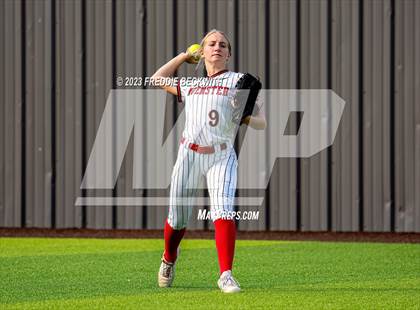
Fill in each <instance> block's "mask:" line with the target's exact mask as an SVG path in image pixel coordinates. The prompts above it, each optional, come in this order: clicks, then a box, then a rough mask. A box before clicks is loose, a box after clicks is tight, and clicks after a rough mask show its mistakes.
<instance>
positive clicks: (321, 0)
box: [0, 0, 420, 232]
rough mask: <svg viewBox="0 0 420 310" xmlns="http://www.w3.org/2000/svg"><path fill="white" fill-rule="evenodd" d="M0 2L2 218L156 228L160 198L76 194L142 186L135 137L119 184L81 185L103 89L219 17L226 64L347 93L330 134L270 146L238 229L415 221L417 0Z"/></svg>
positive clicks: (419, 125)
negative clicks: (254, 217)
mask: <svg viewBox="0 0 420 310" xmlns="http://www.w3.org/2000/svg"><path fill="white" fill-rule="evenodd" d="M0 16H1V19H0V20H1V25H2V27H0V44H1V48H0V72H1V74H0V96H1V99H0V100H1V104H0V120H1V126H0V226H1V227H57V228H61V227H89V228H127V229H128V228H162V227H163V222H164V218H165V215H166V212H167V211H166V208H164V207H146V206H140V207H116V206H113V207H84V208H81V207H75V206H74V203H75V199H76V197H78V196H80V195H94V194H98V195H101V196H133V195H147V194H148V193H147V192H145V191H144V190H133V189H132V167H133V165H132V160H133V152H132V150H133V143H132V141H131V142H130V144H129V149H128V151H127V153H126V157H125V161H124V163H123V168H122V170H121V172H120V175H119V179H118V183H117V186H116V188H115V189H114V190H103V191H96V192H91V191H90V190H83V191H81V190H80V189H79V187H80V182H81V178H82V175H83V171H84V167H85V166H86V163H87V159H88V157H89V155H90V151H91V148H92V146H93V142H94V139H95V135H96V131H97V128H98V126H99V122H100V120H101V116H102V112H103V110H104V106H105V102H106V98H107V96H108V93H109V91H110V89H112V88H116V85H115V78H116V77H117V76H147V75H151V74H153V72H154V71H155V70H156V69H157V68H158V67H159V66H160V65H162V64H163V63H164V62H165V61H167V60H168V59H170V58H171V57H173V56H174V55H176V54H177V53H179V52H181V51H182V50H184V49H185V47H186V46H188V45H189V44H191V43H193V42H196V41H199V39H200V38H201V37H202V35H203V34H204V33H205V32H206V31H207V30H210V29H212V28H218V29H221V30H224V31H225V32H226V33H228V34H229V36H230V39H231V41H232V44H233V57H232V58H231V60H230V68H231V69H233V70H237V71H242V72H243V71H249V72H253V73H255V74H257V75H259V76H260V77H261V78H262V80H263V83H264V87H265V88H271V89H279V88H280V89H284V88H312V89H318V88H330V89H333V90H334V91H335V92H336V93H337V94H339V95H340V96H341V97H342V98H344V100H345V101H346V103H347V105H346V108H345V111H344V115H343V118H342V121H341V124H340V127H339V131H338V133H337V136H336V139H335V143H334V145H333V146H332V147H330V148H328V149H326V150H324V151H322V152H321V153H319V154H317V155H315V156H313V157H312V158H309V159H295V158H282V159H278V160H277V162H276V165H275V167H274V171H273V174H272V176H271V180H270V184H269V188H268V189H267V190H266V191H265V192H263V193H262V194H263V195H264V196H265V199H264V203H263V206H262V207H260V208H258V210H260V211H261V212H260V216H261V218H260V220H259V221H256V222H253V221H242V222H240V223H239V229H243V230H266V229H267V230H333V231H417V232H419V231H420V194H419V193H420V191H419V189H420V103H419V102H420V57H419V56H418V55H420V2H419V1H414V0H406V1H397V0H384V1H380V0H370V1H356V0H355V1H348V0H338V1H332V0H313V1H310V0H295V1H291V0H290V1H286V0H284V1H274V0H266V1H239V0H228V1H222V0H219V1H208V0H201V1H193V0H168V1H164V0H157V1H152V0H139V1H134V0H127V1H115V0H105V1H99V0H98V1H94V0H93V1H83V0H73V1H58V0H47V1H41V0H35V1H24V0H22V1H13V0H5V1H0ZM178 73H179V75H194V74H195V73H194V70H193V66H183V67H182V68H181V69H180V70H179V72H178ZM167 101H168V106H169V109H170V110H173V113H172V114H173V118H174V119H175V117H176V114H177V113H178V112H179V108H178V107H177V106H176V104H175V103H174V102H173V98H171V97H170V96H168V99H167ZM267 118H268V121H269V122H274V123H275V121H276V119H275V115H271V114H270V111H267ZM169 121H173V120H169ZM270 130H273V132H272V133H271V134H273V135H274V134H275V132H276V131H275V128H272V129H270ZM243 134H244V132H241V134H240V136H241V137H243ZM157 139H160V137H157ZM239 140H241V139H239ZM174 156H175V155H174ZM146 177H147V176H146ZM162 193H166V192H165V191H163V192H162ZM250 193H251V194H255V191H252V190H247V191H244V190H240V191H239V195H247V194H250ZM260 194H261V193H260ZM240 209H243V210H245V209H250V210H256V209H257V208H254V209H252V208H244V207H241V208H240ZM196 213H197V210H195V211H194V214H196ZM190 228H192V229H203V228H204V229H212V224H211V223H205V222H203V221H197V220H195V219H194V216H193V218H192V219H191V223H190Z"/></svg>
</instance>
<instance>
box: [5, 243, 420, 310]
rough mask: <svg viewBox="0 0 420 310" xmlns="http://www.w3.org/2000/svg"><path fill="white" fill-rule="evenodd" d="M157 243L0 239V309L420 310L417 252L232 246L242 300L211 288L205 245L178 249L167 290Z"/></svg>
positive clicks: (212, 260)
mask: <svg viewBox="0 0 420 310" xmlns="http://www.w3.org/2000/svg"><path fill="white" fill-rule="evenodd" d="M162 246H163V241H162V240H153V239H142V240H133V239H54V238H51V239H47V238H0V278H1V282H0V309H8V308H26V309H28V308H29V309H31V308H40V309H41V308H42V309H47V308H60V309H62V308H71V309H73V308H108V307H109V308H135V309H139V308H163V309H167V308H170V309H173V308H177V309H181V308H182V309H189V308H194V309H195V308H206V309H208V308H241V309H244V308H248V309H255V308H275V309H285V308H295V309H340V308H346V309H383V308H389V309H408V308H411V309H420V245H419V244H380V243H327V242H325V243H322V242H285V241H238V242H237V248H236V258H235V268H234V274H235V276H236V278H237V279H238V281H239V282H240V283H241V286H242V289H243V290H242V292H241V293H240V294H235V295H226V294H223V293H221V292H220V291H219V290H218V289H217V285H216V281H217V277H218V267H217V257H216V250H215V247H214V241H212V240H184V241H183V243H182V244H181V248H182V252H181V256H180V258H179V260H178V264H177V274H176V278H175V282H174V287H173V288H170V289H159V288H158V287H157V283H156V278H157V271H158V268H159V265H160V257H161V254H162Z"/></svg>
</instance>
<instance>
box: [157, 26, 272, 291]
mask: <svg viewBox="0 0 420 310" xmlns="http://www.w3.org/2000/svg"><path fill="white" fill-rule="evenodd" d="M200 45H201V48H200V51H199V53H200V55H201V57H202V60H203V61H204V65H205V68H206V71H207V74H208V76H207V78H206V79H204V80H202V81H201V82H200V83H198V84H191V83H190V84H187V83H179V84H178V85H177V87H172V86H161V87H162V88H163V89H165V90H166V91H168V92H169V93H171V94H173V95H176V96H177V98H178V101H180V102H184V103H185V113H186V121H185V128H184V131H183V134H182V139H181V143H180V147H179V151H178V157H177V161H176V163H175V166H174V169H173V173H172V179H171V189H170V201H169V214H168V218H167V220H166V223H165V229H164V238H165V250H164V253H163V257H162V263H161V266H160V269H159V273H158V284H159V286H160V287H169V286H171V284H172V281H173V279H174V274H175V262H176V258H177V255H178V247H179V244H180V242H181V239H182V237H183V236H184V233H185V229H186V226H187V222H188V219H189V217H190V215H191V211H192V210H191V208H192V207H191V204H190V203H189V199H194V195H195V193H196V188H197V187H198V185H199V182H200V180H201V179H202V177H205V178H206V180H207V185H208V190H209V196H210V204H211V206H210V207H211V208H210V212H211V218H212V220H213V222H214V226H215V239H216V248H217V253H218V260H219V267H220V278H219V280H218V286H219V288H220V289H221V290H222V291H223V292H225V293H234V292H239V291H240V287H239V284H238V282H237V281H236V280H235V279H234V278H233V276H232V264H233V257H234V250H235V238H236V227H235V223H234V220H233V219H229V218H228V217H226V216H225V215H226V214H229V212H232V211H233V201H234V197H235V189H236V179H237V165H238V162H237V157H236V153H235V151H234V149H233V142H234V140H235V135H236V132H237V128H238V125H237V124H235V123H234V122H232V116H233V113H234V109H233V107H232V104H231V99H232V92H233V90H234V87H235V85H236V82H237V81H238V79H239V78H240V77H241V75H242V74H241V73H236V72H231V71H228V70H227V69H226V65H227V62H228V60H229V57H230V56H231V45H230V42H229V40H228V39H227V37H226V35H225V34H224V33H223V32H221V31H218V30H212V31H210V32H209V33H208V34H207V35H206V36H205V37H204V38H203V40H202V41H201V44H200ZM191 57H192V56H191V54H190V53H187V52H185V53H181V54H179V55H178V56H176V57H175V58H173V59H172V60H170V61H169V62H168V63H166V64H165V65H163V66H162V67H161V68H160V69H159V70H158V71H157V72H156V73H155V74H154V75H153V77H152V78H153V79H155V81H159V79H164V78H167V77H170V76H172V75H173V74H174V73H175V71H176V70H177V69H178V67H179V66H180V65H181V64H182V63H184V62H191ZM258 106H259V104H258ZM256 110H258V111H257V112H256V113H254V115H253V116H249V117H247V118H246V119H245V121H244V123H245V124H247V125H249V126H251V127H253V128H254V129H264V128H265V126H266V121H265V117H264V115H263V112H262V109H260V108H259V109H256Z"/></svg>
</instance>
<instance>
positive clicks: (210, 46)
mask: <svg viewBox="0 0 420 310" xmlns="http://www.w3.org/2000/svg"><path fill="white" fill-rule="evenodd" d="M203 54H204V58H205V59H206V61H207V62H211V63H216V62H222V63H224V64H226V62H227V60H228V59H229V47H228V42H227V40H226V38H225V37H224V36H223V35H222V34H221V33H218V32H215V33H213V34H211V35H210V36H209V37H208V38H207V39H206V42H205V44H204V49H203Z"/></svg>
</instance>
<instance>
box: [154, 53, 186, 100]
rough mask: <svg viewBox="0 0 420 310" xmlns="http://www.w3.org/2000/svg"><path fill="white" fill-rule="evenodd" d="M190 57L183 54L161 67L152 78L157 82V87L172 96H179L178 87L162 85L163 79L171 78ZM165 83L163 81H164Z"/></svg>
mask: <svg viewBox="0 0 420 310" xmlns="http://www.w3.org/2000/svg"><path fill="white" fill-rule="evenodd" d="M189 57H190V56H189V55H188V54H187V53H181V54H179V55H178V56H175V57H174V58H172V59H171V60H170V61H168V62H167V63H166V64H164V65H163V66H162V67H160V68H159V69H158V70H157V71H156V72H155V74H153V76H152V80H153V81H154V82H155V83H154V84H155V85H158V86H159V87H161V88H163V89H164V90H166V91H167V92H168V93H170V94H172V95H175V96H176V95H177V90H176V86H170V85H165V84H164V83H160V80H161V79H166V78H168V77H171V76H173V75H174V74H175V71H176V70H177V69H178V68H179V67H180V66H181V65H182V64H183V63H184V62H185V61H187V59H188V58H189ZM162 82H163V81H162Z"/></svg>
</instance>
